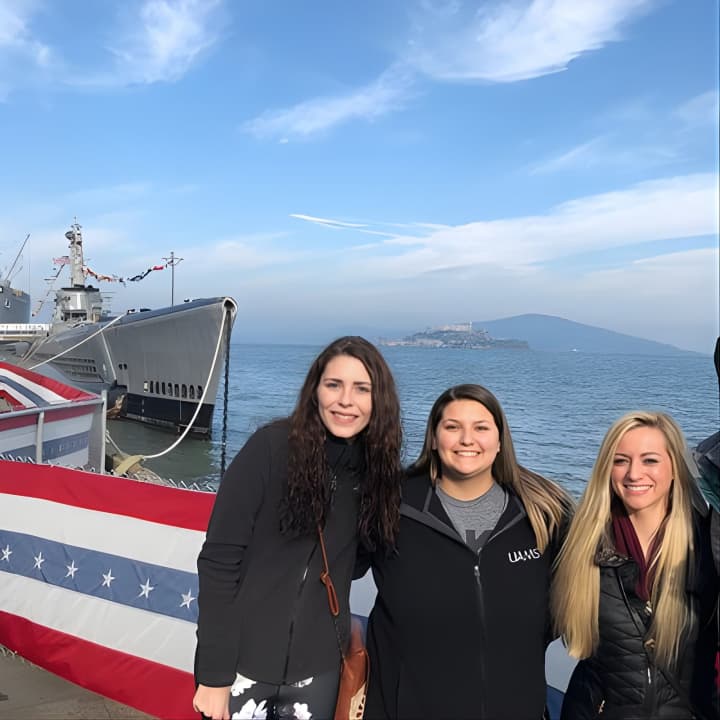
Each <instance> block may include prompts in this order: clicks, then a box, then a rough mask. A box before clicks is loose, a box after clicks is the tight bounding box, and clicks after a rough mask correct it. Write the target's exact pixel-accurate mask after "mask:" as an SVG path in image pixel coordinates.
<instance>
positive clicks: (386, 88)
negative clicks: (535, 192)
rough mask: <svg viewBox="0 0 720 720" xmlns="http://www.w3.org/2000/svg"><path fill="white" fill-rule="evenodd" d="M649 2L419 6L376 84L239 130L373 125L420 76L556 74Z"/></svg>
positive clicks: (613, 36) (300, 134) (288, 134)
mask: <svg viewBox="0 0 720 720" xmlns="http://www.w3.org/2000/svg"><path fill="white" fill-rule="evenodd" d="M653 1H654V0H603V1H602V2H598V1H597V0H531V1H530V2H527V0H525V1H524V2H522V3H521V4H518V3H517V2H515V3H505V4H502V5H499V6H498V5H495V6H493V7H492V8H489V5H488V3H479V4H478V3H477V2H465V3H462V2H460V1H459V0H452V1H451V2H441V3H438V2H430V1H426V2H423V3H421V6H420V10H418V12H417V13H416V14H415V20H414V28H413V31H412V33H411V34H412V39H411V40H410V42H409V43H408V45H407V47H406V48H405V49H404V50H403V51H402V52H401V53H400V54H399V57H398V58H397V60H396V62H395V63H394V64H393V65H391V66H390V67H389V68H388V69H387V70H386V71H385V72H383V73H382V74H381V75H380V77H378V78H377V80H375V81H373V82H371V83H370V84H368V85H365V86H364V87H361V88H358V89H356V90H352V91H350V92H347V93H344V94H342V95H338V96H332V97H317V98H314V99H311V100H305V101H303V102H300V103H298V104H296V105H293V106H291V107H288V108H282V109H279V110H268V111H266V112H264V113H262V114H261V115H259V116H258V117H255V118H253V119H252V120H249V121H248V122H246V123H244V124H243V125H242V130H243V131H245V132H247V133H249V134H251V135H254V136H255V137H257V138H260V139H266V138H270V139H276V140H277V141H278V142H280V143H287V142H288V141H289V139H291V138H309V137H311V136H313V135H316V134H318V133H322V132H324V131H327V130H329V129H331V128H333V127H336V126H338V125H341V124H343V123H346V122H349V121H351V120H365V121H373V120H376V119H377V118H379V117H381V116H383V115H386V114H387V113H390V112H394V111H397V110H400V109H402V108H404V107H405V105H406V103H407V101H408V99H409V97H410V96H411V94H412V92H413V88H414V87H417V85H418V80H419V78H418V74H419V75H425V76H427V77H429V78H432V79H434V80H439V81H456V80H484V81H489V82H498V83H500V82H516V81H518V80H527V79H530V78H535V77H540V76H542V75H547V74H548V73H554V72H559V71H560V70H564V69H566V68H567V66H568V64H569V63H570V62H571V61H572V60H574V59H576V58H578V57H580V56H581V55H582V54H584V53H587V52H589V51H592V50H598V49H600V48H602V47H603V46H604V45H606V44H607V43H609V42H611V41H616V40H619V39H620V36H621V34H620V30H621V28H622V26H623V25H624V24H626V23H627V22H629V21H630V20H631V19H633V18H634V17H636V16H637V15H638V14H639V13H640V12H642V11H644V10H646V9H648V8H649V7H650V6H651V5H652V3H653Z"/></svg>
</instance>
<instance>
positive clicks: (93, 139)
mask: <svg viewBox="0 0 720 720" xmlns="http://www.w3.org/2000/svg"><path fill="white" fill-rule="evenodd" d="M0 157H1V158H2V171H0V238H1V239H0V272H3V271H7V270H8V269H9V267H10V266H11V265H12V262H13V260H14V258H15V255H16V253H17V252H18V250H19V248H20V246H21V244H22V241H23V240H24V238H25V237H26V236H27V235H28V234H29V235H30V239H29V241H28V243H27V246H26V249H25V251H24V252H23V254H22V258H21V261H20V262H19V263H18V265H17V266H16V269H15V273H14V275H13V284H14V285H15V286H19V287H21V288H22V289H25V290H28V291H30V292H31V294H32V297H33V301H34V302H33V307H34V309H37V308H38V306H39V301H40V300H41V299H42V298H43V297H44V296H45V295H46V294H47V291H48V283H47V282H46V280H45V278H48V277H51V276H53V275H54V274H55V272H56V268H54V266H53V258H57V257H60V256H62V255H64V254H65V253H67V241H66V240H65V237H64V234H65V232H66V231H67V230H68V229H69V228H70V225H71V224H72V223H73V222H75V221H77V222H78V223H79V224H80V225H81V226H82V231H83V237H84V247H85V261H86V264H87V265H88V266H89V267H90V268H91V269H92V270H94V271H95V272H97V273H100V274H104V275H110V276H116V277H122V278H128V277H131V276H134V275H136V274H139V273H142V272H143V271H145V270H146V269H147V268H148V267H153V266H158V265H163V264H164V263H165V262H166V259H167V258H169V257H170V254H171V252H172V253H174V255H175V256H176V257H178V258H182V260H181V261H179V262H178V263H177V265H176V266H175V272H174V287H173V280H172V273H171V271H170V269H169V268H166V269H164V270H162V271H154V272H151V273H150V274H148V275H147V276H146V277H145V278H144V279H143V280H142V281H139V282H126V283H125V284H124V285H123V284H122V283H120V282H102V283H101V284H100V287H101V289H102V290H103V292H106V293H108V297H109V300H110V302H111V307H112V309H113V310H114V311H115V312H123V311H124V310H126V309H127V308H132V307H141V306H142V307H153V308H156V307H162V306H164V305H169V304H170V302H171V296H172V295H173V294H174V299H175V301H176V302H179V301H182V299H184V298H187V297H195V298H197V297H212V296H219V295H229V296H232V297H234V298H235V299H236V300H237V302H238V304H239V312H238V317H237V320H236V324H235V328H234V332H233V338H234V340H235V341H236V342H237V341H240V342H290V343H296V342H308V343H318V342H325V341H327V340H330V339H331V338H332V337H334V336H336V335H337V334H341V333H345V332H358V333H361V334H366V335H367V336H368V337H371V338H375V337H377V336H385V337H398V336H402V335H404V334H408V333H411V332H416V331H418V330H422V329H424V328H426V327H429V326H435V325H441V324H445V323H455V322H467V321H480V320H491V319H496V318H501V317H507V316H512V315H517V314H522V313H529V312H532V313H546V314H550V315H559V316H561V317H565V318H568V319H570V320H575V321H578V322H583V323H588V324H591V325H598V326H600V327H604V328H608V329H611V330H615V331H618V332H623V333H629V334H632V335H637V336H639V337H644V338H648V339H651V340H657V341H660V342H666V343H671V344H673V345H677V346H679V347H682V348H686V349H691V350H697V351H700V352H707V353H710V352H712V349H713V346H714V343H715V338H716V337H717V335H718V332H719V310H718V305H719V304H720V303H719V300H718V274H719V262H720V261H719V257H718V4H717V2H716V0H691V1H688V0H503V1H495V0H481V1H477V0H476V1H475V2H462V1H461V0H402V1H401V0H363V2H356V3H348V2H337V1H336V0H307V1H306V2H293V1H292V0H285V1H284V2H280V1H279V0H117V1H114V0H104V1H103V2H92V3H90V2H87V1H86V0H62V1H60V0H0ZM62 277H63V276H61V278H62ZM173 291H174V292H173ZM51 309H52V302H47V303H45V304H44V306H43V307H42V309H40V311H39V314H38V316H37V319H38V320H43V321H46V320H47V318H48V317H49V312H50V311H51Z"/></svg>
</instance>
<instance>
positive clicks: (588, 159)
mask: <svg viewBox="0 0 720 720" xmlns="http://www.w3.org/2000/svg"><path fill="white" fill-rule="evenodd" d="M679 155H680V152H679V149H678V147H677V142H676V140H675V138H672V137H667V139H666V141H665V142H664V143H662V142H660V141H658V142H657V143H655V144H652V143H647V142H634V143H626V142H620V141H618V140H616V139H615V138H613V137H610V136H603V137H597V138H593V139H592V140H588V141H587V142H584V143H580V144H579V145H576V146H575V147H573V148H571V149H570V150H566V151H564V152H562V153H560V154H559V155H556V156H554V157H550V158H548V159H546V160H543V161H541V162H539V163H536V164H535V165H532V166H531V167H530V169H529V171H530V174H531V175H540V174H548V173H555V172H567V171H575V170H593V169H597V168H614V169H616V170H637V169H638V168H642V169H644V170H647V169H649V168H657V167H659V166H662V165H667V164H668V163H671V162H673V161H674V160H677V158H678V156H679Z"/></svg>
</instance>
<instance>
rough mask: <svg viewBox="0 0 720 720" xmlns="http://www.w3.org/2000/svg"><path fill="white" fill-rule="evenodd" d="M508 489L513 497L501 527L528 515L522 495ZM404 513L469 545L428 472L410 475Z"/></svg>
mask: <svg viewBox="0 0 720 720" xmlns="http://www.w3.org/2000/svg"><path fill="white" fill-rule="evenodd" d="M504 489H505V491H506V492H507V493H508V495H509V497H508V503H507V507H506V508H505V511H504V512H503V514H502V517H501V518H500V520H499V521H498V527H499V528H501V531H502V530H504V529H507V528H508V527H509V526H511V525H514V524H515V523H516V522H519V521H520V520H522V519H523V518H524V517H525V516H526V513H525V508H524V507H523V505H522V503H521V502H520V500H519V499H518V497H517V496H516V495H515V494H514V493H513V492H512V491H511V490H510V489H508V488H504ZM400 515H401V516H404V517H407V518H410V519H411V520H415V521H416V522H419V523H421V524H423V525H426V526H427V527H430V528H432V529H433V530H437V531H438V532H439V533H441V534H443V535H446V536H447V537H449V538H451V539H452V540H455V541H456V542H459V543H461V544H462V545H463V546H464V547H467V545H466V544H465V542H464V541H463V539H462V538H461V537H460V535H459V534H458V532H457V530H455V527H454V526H453V524H452V521H451V520H450V518H449V517H448V514H447V513H446V512H445V508H444V507H443V504H442V502H441V501H440V498H439V497H438V495H437V493H436V492H435V488H434V487H433V485H432V483H431V481H430V477H429V476H428V475H427V474H424V475H414V476H410V477H408V478H407V479H406V480H405V484H404V485H403V497H402V502H401V503H400Z"/></svg>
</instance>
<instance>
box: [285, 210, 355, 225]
mask: <svg viewBox="0 0 720 720" xmlns="http://www.w3.org/2000/svg"><path fill="white" fill-rule="evenodd" d="M290 217H291V218H296V219H297V220H305V221H307V222H311V223H316V224H318V225H326V226H327V227H334V228H363V227H365V224H363V223H350V222H344V221H343V220H332V219H330V218H319V217H315V216H313V215H302V214H301V213H290Z"/></svg>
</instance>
